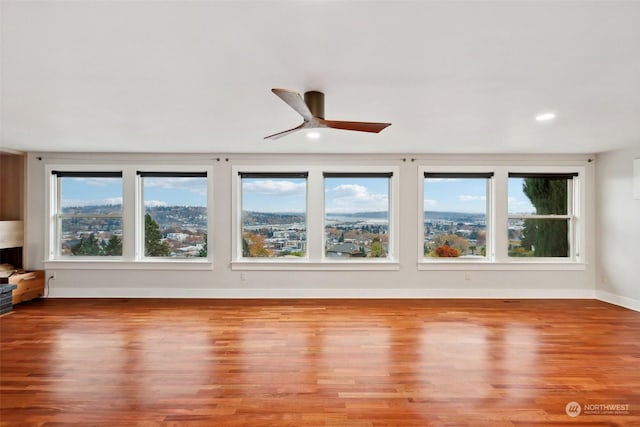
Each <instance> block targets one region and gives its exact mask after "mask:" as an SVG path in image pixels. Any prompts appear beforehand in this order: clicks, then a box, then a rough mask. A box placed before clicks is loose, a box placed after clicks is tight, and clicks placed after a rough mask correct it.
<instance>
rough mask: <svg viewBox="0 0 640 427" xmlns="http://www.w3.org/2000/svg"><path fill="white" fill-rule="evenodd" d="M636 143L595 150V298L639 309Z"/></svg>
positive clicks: (639, 210)
mask: <svg viewBox="0 0 640 427" xmlns="http://www.w3.org/2000/svg"><path fill="white" fill-rule="evenodd" d="M637 158H640V143H638V144H635V145H633V146H631V147H629V148H627V149H622V150H617V151H612V152H607V153H602V154H598V156H597V160H596V171H597V172H596V176H597V187H596V191H597V198H598V207H597V213H596V215H597V234H596V239H597V242H598V246H597V260H598V263H597V273H596V286H597V290H598V292H597V295H598V297H599V298H601V299H603V300H605V301H609V302H613V303H616V304H619V305H623V306H626V307H629V308H633V309H635V310H640V249H639V245H640V200H637V199H634V197H633V160H634V159H637Z"/></svg>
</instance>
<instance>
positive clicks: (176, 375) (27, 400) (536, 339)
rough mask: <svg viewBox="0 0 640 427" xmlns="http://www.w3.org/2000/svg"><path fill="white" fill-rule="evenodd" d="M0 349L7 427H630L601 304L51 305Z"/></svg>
mask: <svg viewBox="0 0 640 427" xmlns="http://www.w3.org/2000/svg"><path fill="white" fill-rule="evenodd" d="M0 342H1V344H2V349H1V354H0V357H1V358H0V362H1V365H0V374H1V381H0V410H1V412H0V425H2V426H34V425H42V426H45V425H46V426H59V425H78V426H90V425H114V426H127V425H140V426H155V425H167V426H182V425H188V426H192V425H193V426H358V427H359V426H402V427H404V426H497V427H500V426H534V425H535V426H543V425H544V426H547V425H558V426H575V425H583V426H587V425H588V426H640V313H637V312H633V311H630V310H626V309H623V308H620V307H616V306H613V305H609V304H606V303H602V302H599V301H591V300H515V301H502V300H392V301H383V300H266V301H265V300H259V301H258V300H124V299H110V300H101V299H96V300H64V299H50V300H39V301H35V302H32V303H28V304H25V305H20V306H17V307H16V308H15V311H14V312H13V313H11V314H9V315H6V316H3V317H2V318H0ZM570 402H577V403H578V404H579V405H580V407H579V408H580V410H581V413H580V414H579V415H578V416H576V417H570V416H569V415H567V413H566V411H565V409H566V407H567V404H569V403H570ZM603 405H618V406H616V407H613V406H608V407H607V406H603ZM571 408H572V409H573V410H576V408H577V407H576V406H573V407H571ZM613 410H617V411H618V412H620V413H617V414H606V413H605V412H607V411H613ZM597 412H599V414H595V413H597ZM574 414H575V412H574V413H572V415H574Z"/></svg>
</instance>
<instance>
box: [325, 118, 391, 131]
mask: <svg viewBox="0 0 640 427" xmlns="http://www.w3.org/2000/svg"><path fill="white" fill-rule="evenodd" d="M319 121H320V122H321V123H322V124H323V125H325V126H326V127H329V128H333V129H342V130H354V131H358V132H373V133H378V132H380V131H381V130H382V129H384V128H386V127H387V126H391V123H371V122H343V121H340V120H319Z"/></svg>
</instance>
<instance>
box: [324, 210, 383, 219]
mask: <svg viewBox="0 0 640 427" xmlns="http://www.w3.org/2000/svg"><path fill="white" fill-rule="evenodd" d="M327 217H333V218H335V217H340V218H360V219H367V218H371V219H387V218H388V217H389V213H388V212H387V211H373V212H353V213H327Z"/></svg>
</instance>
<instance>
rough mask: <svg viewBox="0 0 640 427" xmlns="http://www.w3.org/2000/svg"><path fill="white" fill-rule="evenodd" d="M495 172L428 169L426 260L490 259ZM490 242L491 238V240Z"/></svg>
mask: <svg viewBox="0 0 640 427" xmlns="http://www.w3.org/2000/svg"><path fill="white" fill-rule="evenodd" d="M492 177H493V173H492V172H490V173H448V172H446V173H443V172H424V185H423V189H424V195H423V225H424V228H423V245H422V252H423V256H424V258H425V260H436V259H447V260H450V259H463V260H466V261H470V260H474V259H475V260H480V259H486V258H487V254H488V253H490V251H488V248H487V241H488V239H487V237H488V233H491V230H489V229H488V227H487V224H490V221H488V213H489V211H490V210H489V209H488V206H489V202H490V200H489V197H488V194H490V191H489V185H490V180H491V178H492ZM489 241H490V239H489Z"/></svg>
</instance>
